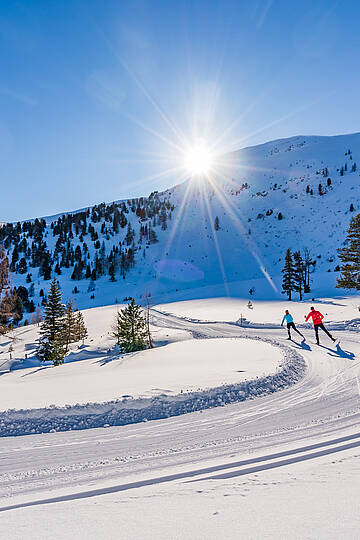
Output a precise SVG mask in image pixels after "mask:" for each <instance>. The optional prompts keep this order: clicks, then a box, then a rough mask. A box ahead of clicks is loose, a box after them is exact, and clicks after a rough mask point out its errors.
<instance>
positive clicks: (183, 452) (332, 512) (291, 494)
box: [0, 299, 360, 540]
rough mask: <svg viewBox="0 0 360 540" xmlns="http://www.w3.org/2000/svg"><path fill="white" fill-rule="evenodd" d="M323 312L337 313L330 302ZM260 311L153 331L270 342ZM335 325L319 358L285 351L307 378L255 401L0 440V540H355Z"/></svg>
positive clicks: (354, 490)
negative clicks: (235, 320) (234, 320)
mask: <svg viewBox="0 0 360 540" xmlns="http://www.w3.org/2000/svg"><path fill="white" fill-rule="evenodd" d="M330 301H332V302H333V303H334V305H335V308H336V309H337V307H336V303H340V300H339V299H333V300H331V299H330ZM212 302H214V304H213V305H214V310H215V309H216V305H215V302H216V300H212ZM331 305H332V304H331ZM174 307H176V306H174ZM294 307H297V308H298V309H299V310H300V309H303V308H302V306H301V304H294ZM264 308H265V309H264V313H263V317H262V318H261V311H260V310H259V319H260V321H259V323H260V324H261V323H262V324H263V325H264V326H262V327H261V326H260V325H259V327H258V328H254V327H248V328H245V329H244V328H241V327H239V326H237V325H235V324H229V323H225V322H219V321H221V320H223V317H222V315H223V313H222V312H221V302H219V305H218V318H217V321H218V322H216V319H215V322H211V323H204V322H191V321H188V320H184V319H181V318H179V317H175V316H165V315H160V314H158V315H156V316H154V321H153V322H154V324H157V325H158V327H159V329H160V330H161V331H163V330H164V329H165V328H166V333H168V334H171V332H172V331H173V330H175V329H176V330H177V331H180V332H184V331H186V332H191V333H192V334H193V336H196V335H200V334H201V335H205V336H207V337H209V338H215V339H220V338H224V337H227V338H231V337H233V338H241V337H242V336H244V335H249V334H251V335H252V336H253V337H254V338H255V339H257V340H259V342H260V343H261V340H263V339H265V340H269V339H270V340H273V341H274V342H275V341H277V342H278V343H281V342H282V340H283V338H284V337H285V335H286V332H285V330H283V329H280V328H278V327H276V328H275V327H272V326H270V325H269V324H268V326H267V327H266V325H265V322H266V321H267V320H268V318H267V313H266V306H264ZM255 309H256V308H255ZM164 311H169V309H167V307H166V306H165V307H164ZM190 316H191V314H190ZM194 316H195V315H194V314H193V317H194ZM351 318H354V317H351ZM342 321H343V314H342V313H341V312H340V311H339V318H338V319H336V318H335V317H334V318H333V325H334V330H333V332H334V335H335V336H336V337H337V338H340V345H334V344H333V343H332V342H331V341H330V340H329V338H327V336H325V335H324V334H320V336H321V337H320V339H321V344H322V345H321V346H320V347H319V346H317V345H316V344H315V343H314V336H313V330H312V329H306V328H305V329H304V334H305V335H306V342H304V343H301V342H300V340H297V339H295V340H294V341H293V342H289V343H288V342H286V349H288V350H289V351H292V352H293V353H295V352H296V353H297V354H299V355H301V357H302V358H303V359H304V361H305V362H306V366H307V369H306V372H305V373H304V376H303V377H302V378H301V379H299V380H298V382H297V383H296V384H292V385H290V386H288V387H286V388H285V389H283V390H281V391H278V392H273V393H270V394H266V395H262V397H260V398H258V399H250V400H246V401H242V402H237V403H231V404H229V405H226V406H219V407H213V408H209V409H206V410H202V411H196V412H193V413H191V414H185V415H181V416H173V417H170V418H163V419H161V420H153V421H149V422H141V423H138V424H131V425H125V426H114V427H108V428H98V429H84V430H76V431H66V432H60V433H47V434H39V435H27V436H24V437H22V436H18V437H5V438H3V439H1V445H0V497H1V499H0V537H4V538H9V539H10V540H14V539H16V540H20V539H21V540H22V539H23V538H27V539H28V540H38V539H40V538H41V539H44V540H58V539H59V538H61V540H85V539H86V540H87V539H88V538H96V539H99V540H102V539H104V540H118V539H119V538H121V540H130V539H131V540H133V539H134V538H136V540H153V539H154V538H157V539H159V540H169V539H171V540H194V539H196V540H198V539H199V540H203V539H204V540H205V539H206V540H218V539H220V538H221V539H224V540H233V539H238V538H244V539H261V540H262V539H264V538H269V539H274V540H275V539H276V540H278V539H279V538H281V539H284V540H288V539H289V540H293V539H296V540H303V539H304V538H308V539H314V540H315V539H316V540H338V539H339V538H343V539H344V540H345V539H346V540H355V539H356V540H357V539H358V537H359V529H360V518H359V512H358V506H359V502H358V493H359V478H360V459H359V458H360V433H359V422H360V409H359V380H360V362H359V359H360V340H359V333H358V331H357V330H356V328H351V331H349V330H347V326H348V323H347V322H342ZM335 325H336V327H335ZM212 341H213V340H210V343H212ZM80 364H81V362H80V363H79V365H80ZM4 377H5V375H2V376H1V377H0V382H1V379H4Z"/></svg>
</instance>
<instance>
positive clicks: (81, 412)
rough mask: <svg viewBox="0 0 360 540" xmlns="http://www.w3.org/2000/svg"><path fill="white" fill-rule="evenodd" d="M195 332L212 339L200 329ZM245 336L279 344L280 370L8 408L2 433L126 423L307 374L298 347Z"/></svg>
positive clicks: (275, 386) (233, 398) (220, 402)
mask: <svg viewBox="0 0 360 540" xmlns="http://www.w3.org/2000/svg"><path fill="white" fill-rule="evenodd" d="M194 337H198V338H202V339H204V338H208V339H211V338H209V336H204V335H202V334H201V335H200V334H199V333H196V336H195V335H194ZM241 337H242V338H244V337H246V338H247V339H255V340H259V341H263V342H266V343H269V344H271V345H274V346H277V347H280V349H281V351H282V353H283V361H282V364H281V367H280V369H279V370H278V371H277V372H276V373H274V374H272V375H268V376H264V377H259V378H256V379H252V380H245V381H242V382H240V383H238V384H229V385H223V386H219V387H216V388H207V389H202V390H199V391H196V392H187V393H185V392H184V393H181V394H178V395H176V396H169V395H166V394H163V395H161V396H157V397H153V398H147V399H146V398H143V399H133V398H131V397H129V398H124V399H121V400H114V401H108V402H105V403H87V404H81V405H80V404H77V405H69V406H65V407H55V406H51V407H47V408H41V409H27V410H26V409H22V410H7V411H5V412H2V413H0V436H2V437H7V436H17V435H29V434H35V433H49V432H56V431H69V430H81V429H88V428H95V427H108V426H121V425H126V424H133V423H138V422H146V421H148V420H157V419H162V418H168V417H171V416H178V415H181V414H186V413H190V412H196V411H202V410H204V409H209V408H213V407H219V406H224V405H227V404H230V403H235V402H240V401H245V400H248V399H254V398H257V397H261V396H265V395H268V394H272V393H274V392H277V391H279V390H282V389H284V388H287V387H288V386H290V385H292V384H294V383H296V382H297V381H299V380H300V379H301V378H302V376H303V375H304V373H305V361H304V360H303V358H302V356H301V355H299V354H298V353H297V352H296V351H295V350H293V349H291V348H289V347H286V346H284V345H282V344H280V343H279V342H277V341H275V340H273V339H267V338H258V337H254V336H243V335H242V336H241Z"/></svg>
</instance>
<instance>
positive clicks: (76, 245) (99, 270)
mask: <svg viewBox="0 0 360 540" xmlns="http://www.w3.org/2000/svg"><path fill="white" fill-rule="evenodd" d="M173 210H174V206H173V205H172V204H171V203H170V202H169V199H168V197H164V198H162V197H160V196H159V194H158V193H157V192H154V193H152V194H151V195H150V196H149V197H147V198H145V197H140V198H138V199H131V200H130V199H129V200H128V201H123V202H120V203H111V204H108V205H106V204H105V203H102V204H99V205H95V206H93V207H92V208H89V209H87V210H84V211H81V212H76V213H73V214H71V213H69V214H64V215H63V216H60V217H58V218H57V219H55V220H54V221H53V222H51V223H47V222H46V221H45V220H44V219H35V220H34V221H25V222H22V223H20V222H18V223H16V224H13V223H6V224H3V225H2V226H1V227H0V242H2V243H3V244H4V248H5V249H6V250H8V252H9V253H10V265H9V266H10V271H11V272H16V273H19V274H27V282H30V281H31V279H32V275H31V269H32V268H38V269H39V274H40V276H41V277H42V278H43V279H45V280H50V279H51V277H52V275H53V273H54V272H55V273H56V274H57V275H61V273H62V269H64V268H66V269H68V268H71V269H72V272H71V273H70V276H71V278H72V279H74V280H81V279H90V278H91V279H92V280H93V281H95V280H96V279H98V278H99V277H100V276H103V275H106V274H108V275H109V277H110V279H112V280H114V279H115V275H116V273H117V272H119V273H120V275H121V276H124V275H125V273H126V272H127V271H128V270H129V269H130V268H131V267H132V266H133V265H134V264H135V254H136V252H137V251H138V250H139V249H140V247H141V244H142V242H144V241H145V242H147V243H148V244H153V243H155V242H157V235H156V232H155V227H157V226H160V227H161V229H162V230H165V229H166V228H167V222H168V220H169V219H171V213H172V211H173ZM130 213H133V214H134V215H135V216H136V217H137V218H138V222H139V224H140V231H139V234H138V231H135V230H134V228H133V226H132V223H133V224H134V220H133V221H132V222H131V220H130V219H129V214H130ZM135 222H136V221H135ZM100 223H101V226H99V225H97V224H100ZM126 227H127V229H126ZM121 229H123V230H124V233H123V237H122V238H121V240H120V239H119V237H116V235H118V234H119V233H120V230H121ZM49 235H52V236H53V237H55V239H56V241H55V245H54V248H53V249H51V248H50V247H49V244H50V242H49V241H48V240H47V237H48V236H49ZM112 237H114V239H113V241H112V242H111V239H112ZM109 241H110V242H109ZM51 244H52V242H51ZM91 244H92V245H91ZM92 248H94V249H92ZM94 250H95V251H94ZM0 281H1V276H0Z"/></svg>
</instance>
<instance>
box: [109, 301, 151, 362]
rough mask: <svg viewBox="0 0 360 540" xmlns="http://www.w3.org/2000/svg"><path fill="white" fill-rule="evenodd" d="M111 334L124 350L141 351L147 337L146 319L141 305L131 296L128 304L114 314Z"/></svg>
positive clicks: (144, 346)
mask: <svg viewBox="0 0 360 540" xmlns="http://www.w3.org/2000/svg"><path fill="white" fill-rule="evenodd" d="M112 330H113V336H114V337H115V338H116V341H117V344H118V345H119V346H120V348H121V350H123V351H124V352H134V351H141V350H143V349H145V348H146V342H147V339H148V334H147V328H146V320H145V318H144V315H143V310H142V308H141V306H139V305H137V304H136V303H135V300H134V299H133V298H132V299H131V302H130V304H129V305H128V306H127V307H126V308H124V309H122V310H121V311H119V312H118V313H117V314H116V318H115V322H114V324H113V327H112Z"/></svg>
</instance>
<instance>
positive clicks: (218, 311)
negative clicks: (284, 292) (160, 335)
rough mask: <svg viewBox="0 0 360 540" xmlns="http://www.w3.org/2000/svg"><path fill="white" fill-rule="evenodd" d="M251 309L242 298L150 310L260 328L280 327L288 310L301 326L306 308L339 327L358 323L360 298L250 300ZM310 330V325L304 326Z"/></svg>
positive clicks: (191, 301)
mask: <svg viewBox="0 0 360 540" xmlns="http://www.w3.org/2000/svg"><path fill="white" fill-rule="evenodd" d="M250 301H251V304H252V305H251V307H250V308H249V307H248V302H249V299H244V298H226V297H224V298H204V299H197V300H188V301H183V302H174V303H170V304H159V305H156V306H155V307H154V309H156V310H158V311H161V312H164V313H171V314H173V315H176V316H178V317H186V318H189V319H196V320H202V321H226V322H236V321H238V322H239V323H240V322H241V321H240V319H241V318H242V319H243V321H242V322H243V324H244V325H246V324H250V325H251V324H254V323H259V324H262V325H269V324H270V325H277V326H278V325H280V324H281V321H282V318H283V315H284V313H285V309H288V310H289V311H290V313H291V314H292V315H293V317H294V321H295V323H296V324H298V325H304V324H305V316H306V315H307V314H308V313H309V311H310V307H311V306H314V307H315V309H318V310H319V311H321V313H322V314H323V315H324V317H325V318H324V323H326V322H329V323H339V322H340V321H350V320H354V319H360V297H359V296H338V297H336V296H335V297H333V298H316V299H314V301H312V300H306V301H303V302H296V301H295V302H294V301H293V302H288V301H286V300H273V301H261V300H255V299H253V298H251V299H250ZM307 326H308V327H309V328H311V325H310V324H308V323H307Z"/></svg>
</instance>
